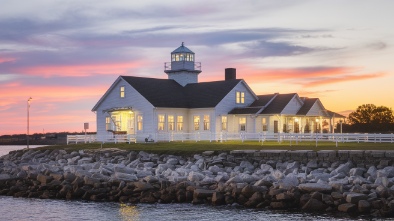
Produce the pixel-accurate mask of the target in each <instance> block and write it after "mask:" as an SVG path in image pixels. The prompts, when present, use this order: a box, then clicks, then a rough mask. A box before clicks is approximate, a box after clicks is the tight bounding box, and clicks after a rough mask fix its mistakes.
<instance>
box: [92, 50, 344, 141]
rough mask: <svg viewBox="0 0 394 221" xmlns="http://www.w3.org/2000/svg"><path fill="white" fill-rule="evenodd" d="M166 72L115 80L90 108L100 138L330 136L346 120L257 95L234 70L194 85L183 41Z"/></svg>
mask: <svg viewBox="0 0 394 221" xmlns="http://www.w3.org/2000/svg"><path fill="white" fill-rule="evenodd" d="M164 69H165V70H164V72H165V73H166V74H167V75H168V79H156V78H146V77H134V76H119V77H118V78H117V79H116V80H115V82H114V83H113V84H112V85H111V86H110V88H109V89H108V90H107V92H106V93H105V94H104V95H103V96H102V97H101V99H100V100H99V101H98V102H97V104H96V105H95V106H94V107H93V109H92V111H94V112H95V113H96V115H97V139H98V140H103V139H107V138H108V137H111V136H114V135H117V134H128V135H133V136H134V137H137V140H138V139H142V140H145V138H148V139H152V140H154V139H158V140H160V136H162V137H169V136H177V135H183V136H185V137H186V135H187V134H188V135H189V136H194V137H195V136H196V134H198V135H199V136H206V139H208V138H207V137H209V139H219V138H218V137H219V136H223V134H227V133H228V134H230V133H231V134H237V133H238V134H239V133H316V132H319V133H320V132H323V131H326V132H334V131H333V130H334V129H335V124H336V121H337V120H339V119H343V118H344V116H342V115H339V114H336V113H333V112H331V111H328V110H326V109H325V108H324V106H323V104H322V103H321V101H320V100H319V99H318V98H305V97H300V96H298V94H297V93H292V94H278V93H274V94H268V95H256V94H255V93H254V92H253V90H252V89H251V88H250V87H249V86H248V84H247V83H246V82H245V81H244V80H242V79H237V78H236V70H235V69H234V68H227V69H225V76H224V80H219V81H212V82H198V75H199V74H200V73H201V63H199V62H195V53H194V52H192V51H191V50H189V49H188V48H187V47H185V46H184V44H183V43H182V45H181V46H180V47H178V48H177V49H176V50H174V51H173V52H172V53H171V62H168V63H165V68H164ZM182 139H183V138H182ZM185 139H187V138H185ZM201 139H203V138H201Z"/></svg>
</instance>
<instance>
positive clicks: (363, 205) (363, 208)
mask: <svg viewBox="0 0 394 221" xmlns="http://www.w3.org/2000/svg"><path fill="white" fill-rule="evenodd" d="M370 210H371V204H370V203H369V202H368V201H367V200H360V201H358V211H359V212H360V213H367V212H369V211H370Z"/></svg>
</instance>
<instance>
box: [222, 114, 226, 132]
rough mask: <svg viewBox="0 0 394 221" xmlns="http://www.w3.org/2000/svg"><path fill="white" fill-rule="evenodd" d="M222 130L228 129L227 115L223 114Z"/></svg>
mask: <svg viewBox="0 0 394 221" xmlns="http://www.w3.org/2000/svg"><path fill="white" fill-rule="evenodd" d="M222 130H227V116H222Z"/></svg>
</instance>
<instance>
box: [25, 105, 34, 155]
mask: <svg viewBox="0 0 394 221" xmlns="http://www.w3.org/2000/svg"><path fill="white" fill-rule="evenodd" d="M32 99H33V98H31V97H30V98H29V99H28V100H27V136H26V140H27V149H29V126H30V125H29V121H30V119H29V117H30V116H29V111H30V101H31V100H32Z"/></svg>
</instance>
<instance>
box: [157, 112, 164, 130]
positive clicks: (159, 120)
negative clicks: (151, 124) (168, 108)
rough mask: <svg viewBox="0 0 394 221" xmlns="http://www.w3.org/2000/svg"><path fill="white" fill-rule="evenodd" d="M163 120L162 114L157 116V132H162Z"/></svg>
mask: <svg viewBox="0 0 394 221" xmlns="http://www.w3.org/2000/svg"><path fill="white" fill-rule="evenodd" d="M164 124H165V118H164V115H163V114H159V115H157V130H164Z"/></svg>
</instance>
